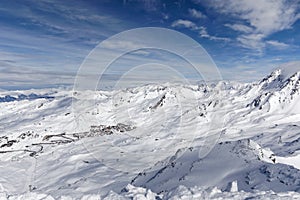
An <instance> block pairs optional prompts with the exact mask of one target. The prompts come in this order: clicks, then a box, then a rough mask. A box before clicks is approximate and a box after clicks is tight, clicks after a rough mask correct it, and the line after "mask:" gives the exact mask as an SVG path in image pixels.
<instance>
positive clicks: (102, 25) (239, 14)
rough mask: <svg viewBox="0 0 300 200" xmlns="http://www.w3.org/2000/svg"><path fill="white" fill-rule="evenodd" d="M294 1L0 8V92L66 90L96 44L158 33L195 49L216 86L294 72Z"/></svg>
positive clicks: (27, 2)
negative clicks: (203, 54)
mask: <svg viewBox="0 0 300 200" xmlns="http://www.w3.org/2000/svg"><path fill="white" fill-rule="evenodd" d="M299 6H300V3H299V1H298V0H291V1H289V0H251V1H249V0H226V1H222V0H190V1H188V0H178V1H163V0H123V1H121V0H120V1H114V0H112V1H109V0H101V1H96V0H95V1H92V0H90V1H84V0H82V1H79V0H77V1H71V0H66V1H52V0H40V1H34V0H14V1H6V0H0V13H1V14H0V26H1V29H0V84H1V87H0V88H6V89H18V88H31V87H48V86H57V85H64V84H66V85H69V84H72V81H73V78H74V75H75V74H76V72H77V70H78V68H79V66H80V64H81V63H82V62H83V60H84V58H85V57H86V56H87V55H88V54H89V52H90V51H91V50H92V49H93V48H94V47H95V46H96V45H97V44H99V42H101V41H103V40H105V39H107V38H109V37H110V36H112V35H114V34H117V33H119V32H121V31H125V30H128V29H133V28H140V27H164V28H170V29H174V30H176V31H180V32H182V33H184V34H186V35H188V36H190V37H191V38H193V39H194V40H196V41H197V42H199V43H200V44H201V45H202V46H203V47H204V48H205V49H206V50H207V52H208V53H209V54H210V55H211V56H212V58H213V60H214V61H215V63H216V64H217V66H218V67H219V69H220V71H221V72H222V75H223V77H224V79H231V80H243V81H249V80H256V79H259V78H261V77H262V76H264V75H265V74H268V73H269V72H270V71H271V70H272V69H274V68H276V67H282V66H284V65H285V64H286V63H287V64H288V65H291V64H295V65H298V64H299V65H300V57H299V55H300V42H299V41H300V20H299V19H300V12H299V9H300V7H299Z"/></svg>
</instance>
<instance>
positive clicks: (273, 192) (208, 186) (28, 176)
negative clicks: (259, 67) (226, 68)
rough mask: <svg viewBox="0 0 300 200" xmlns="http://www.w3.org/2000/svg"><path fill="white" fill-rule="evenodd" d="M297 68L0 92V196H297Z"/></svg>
mask: <svg viewBox="0 0 300 200" xmlns="http://www.w3.org/2000/svg"><path fill="white" fill-rule="evenodd" d="M299 102H300V72H295V73H293V74H290V75H288V76H287V75H285V73H284V72H282V70H276V71H274V72H272V73H271V74H270V75H269V76H267V77H266V78H264V79H263V80H261V81H260V82H257V83H238V82H226V81H222V82H218V83H215V84H213V83H209V84H199V85H180V84H167V83H166V84H163V85H145V86H140V87H135V88H129V89H124V90H114V91H72V90H65V89H39V90H24V91H0V109H1V112H0V131H1V132H0V160H1V164H0V173H1V177H0V199H1V198H3V199H18V198H21V199H22V198H23V199H29V198H31V199H47V198H48V199H52V198H54V199H60V198H61V199H72V198H74V199H78V198H79V199H80V198H85V199H89V198H90V199H97V198H98V199H100V198H101V199H246V198H248V199H251V198H253V199H276V198H277V199H293V198H294V199H299V198H300V193H299V192H300V104H299Z"/></svg>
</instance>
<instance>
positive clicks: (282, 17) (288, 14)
mask: <svg viewBox="0 0 300 200" xmlns="http://www.w3.org/2000/svg"><path fill="white" fill-rule="evenodd" d="M207 4H208V5H209V6H211V7H213V8H215V9H217V10H218V12H220V13H223V14H226V15H231V16H232V17H234V18H237V19H240V20H242V21H243V22H244V23H243V24H241V23H239V24H226V25H225V26H227V27H229V28H231V29H233V30H235V31H239V32H242V33H241V35H240V36H238V38H237V41H238V42H239V43H240V44H241V45H242V46H244V47H246V48H251V49H257V50H259V51H261V49H262V48H264V47H265V41H264V40H265V38H267V37H268V36H270V35H271V34H273V33H276V32H279V31H282V30H286V29H290V28H291V27H292V25H293V24H294V23H295V22H296V21H297V20H298V19H299V18H300V14H298V13H297V9H298V8H299V1H286V0H253V1H248V0H241V1H235V0H228V1H219V0H213V1H207Z"/></svg>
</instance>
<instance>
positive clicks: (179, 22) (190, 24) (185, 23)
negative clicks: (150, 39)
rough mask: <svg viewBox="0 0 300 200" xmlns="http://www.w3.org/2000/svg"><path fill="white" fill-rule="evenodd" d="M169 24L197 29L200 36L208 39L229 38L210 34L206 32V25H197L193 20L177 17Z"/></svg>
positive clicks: (226, 39)
mask: <svg viewBox="0 0 300 200" xmlns="http://www.w3.org/2000/svg"><path fill="white" fill-rule="evenodd" d="M171 26H172V27H174V28H175V27H178V28H181V27H184V28H188V29H191V30H193V31H198V32H199V36H200V37H202V38H207V39H209V40H223V41H229V40H230V39H229V38H224V37H217V36H212V35H210V34H209V33H208V32H207V30H206V27H204V26H197V25H196V24H195V23H194V22H192V21H189V20H183V19H178V20H176V21H174V22H173V23H172V25H171Z"/></svg>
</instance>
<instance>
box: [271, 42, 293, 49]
mask: <svg viewBox="0 0 300 200" xmlns="http://www.w3.org/2000/svg"><path fill="white" fill-rule="evenodd" d="M266 43H267V44H269V45H271V46H273V47H276V48H278V49H285V48H288V47H289V45H288V44H286V43H283V42H279V41H277V40H268V41H266Z"/></svg>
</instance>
